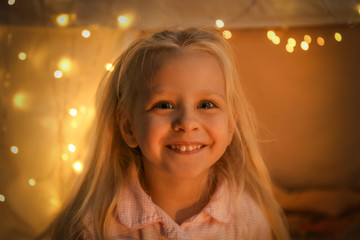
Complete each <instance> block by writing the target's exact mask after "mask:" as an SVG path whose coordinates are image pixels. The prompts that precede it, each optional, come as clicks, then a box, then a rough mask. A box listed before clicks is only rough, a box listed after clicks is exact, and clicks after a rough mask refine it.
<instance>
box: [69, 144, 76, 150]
mask: <svg viewBox="0 0 360 240" xmlns="http://www.w3.org/2000/svg"><path fill="white" fill-rule="evenodd" d="M68 149H69V151H70V152H75V151H76V147H75V146H74V144H71V143H70V144H69V145H68Z"/></svg>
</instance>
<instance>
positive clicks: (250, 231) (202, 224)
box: [85, 178, 272, 240]
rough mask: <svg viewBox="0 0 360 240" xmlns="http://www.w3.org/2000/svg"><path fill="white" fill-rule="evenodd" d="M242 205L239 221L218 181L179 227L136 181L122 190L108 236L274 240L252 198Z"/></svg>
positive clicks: (247, 197)
mask: <svg viewBox="0 0 360 240" xmlns="http://www.w3.org/2000/svg"><path fill="white" fill-rule="evenodd" d="M239 204H240V205H239V208H238V209H239V211H238V212H239V214H240V218H238V219H239V220H238V221H237V222H236V220H235V214H234V213H235V212H234V208H233V207H232V204H231V201H230V198H229V189H228V184H227V181H226V180H225V179H224V180H222V181H219V182H218V186H217V189H216V190H215V192H214V194H213V195H212V197H211V198H210V201H209V203H208V204H207V205H206V206H205V207H204V208H203V209H202V210H201V212H200V213H198V214H196V215H194V216H192V217H191V218H189V219H187V220H186V221H184V222H183V223H182V224H180V225H178V224H177V223H176V222H175V221H174V220H173V219H171V218H170V217H169V216H168V215H167V214H166V213H165V212H164V211H163V210H162V209H161V208H160V207H158V206H157V205H156V204H154V203H153V202H152V200H151V197H150V196H149V195H147V194H146V193H145V192H144V190H143V189H142V187H141V185H140V183H139V181H138V180H137V178H135V179H134V180H133V181H132V182H130V183H128V185H126V186H125V187H124V189H123V192H122V198H121V199H119V201H118V205H117V212H116V213H115V216H114V218H113V220H112V221H111V223H110V228H109V236H110V239H207V240H209V239H244V240H268V239H272V237H271V236H272V235H271V230H270V226H269V224H268V222H267V220H266V219H265V217H264V215H263V212H262V211H261V210H260V208H259V207H258V205H257V204H256V203H255V201H254V200H253V199H252V198H251V197H250V195H248V194H247V193H244V194H243V196H242V197H241V200H240V202H239ZM85 239H90V238H88V237H85Z"/></svg>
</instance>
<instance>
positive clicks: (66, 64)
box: [58, 58, 71, 72]
mask: <svg viewBox="0 0 360 240" xmlns="http://www.w3.org/2000/svg"><path fill="white" fill-rule="evenodd" d="M58 66H59V68H60V69H61V70H62V71H64V72H68V71H70V69H71V61H70V59H67V58H62V59H61V60H60V61H59V64H58Z"/></svg>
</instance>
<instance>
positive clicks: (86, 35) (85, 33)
mask: <svg viewBox="0 0 360 240" xmlns="http://www.w3.org/2000/svg"><path fill="white" fill-rule="evenodd" d="M81 35H82V36H83V37H84V38H89V37H90V31H89V30H87V29H85V30H83V31H82V32H81Z"/></svg>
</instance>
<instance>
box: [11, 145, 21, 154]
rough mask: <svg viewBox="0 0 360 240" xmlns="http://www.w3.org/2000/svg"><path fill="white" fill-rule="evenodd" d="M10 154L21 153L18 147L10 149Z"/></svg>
mask: <svg viewBox="0 0 360 240" xmlns="http://www.w3.org/2000/svg"><path fill="white" fill-rule="evenodd" d="M10 152H12V153H13V154H18V153H19V148H18V147H17V146H11V147H10Z"/></svg>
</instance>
